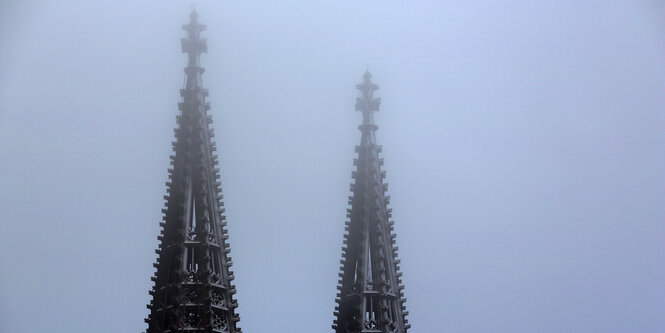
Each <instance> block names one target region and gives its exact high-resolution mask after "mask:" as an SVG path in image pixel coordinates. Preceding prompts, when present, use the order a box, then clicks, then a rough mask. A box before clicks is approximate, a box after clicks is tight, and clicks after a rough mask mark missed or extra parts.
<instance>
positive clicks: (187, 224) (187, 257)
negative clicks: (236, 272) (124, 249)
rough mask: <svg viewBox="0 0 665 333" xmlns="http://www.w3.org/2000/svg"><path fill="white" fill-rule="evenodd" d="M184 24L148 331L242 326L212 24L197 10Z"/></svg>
mask: <svg viewBox="0 0 665 333" xmlns="http://www.w3.org/2000/svg"><path fill="white" fill-rule="evenodd" d="M183 29H184V30H185V31H186V32H187V38H184V39H182V50H183V52H184V53H187V54H188V64H187V67H185V73H186V83H185V87H184V88H183V89H181V90H180V95H181V96H182V102H181V103H179V104H178V106H179V109H180V114H179V115H178V116H177V118H176V119H177V123H178V126H177V128H176V129H175V141H174V142H173V151H174V154H173V155H171V165H172V167H171V168H169V179H170V180H169V181H168V182H167V183H166V186H167V195H165V196H164V199H165V200H166V205H165V206H166V207H165V208H164V209H163V210H162V212H163V213H164V221H163V222H161V223H160V226H161V227H162V231H161V233H160V236H159V237H157V238H158V240H159V241H160V244H159V248H158V249H157V250H156V253H157V256H158V257H157V262H156V263H155V264H154V266H155V268H156V269H157V271H156V273H155V275H154V277H153V278H152V280H153V281H154V283H155V285H154V287H153V288H152V290H151V291H150V295H151V296H152V301H151V302H150V304H149V305H148V309H150V315H149V316H148V318H146V320H145V321H146V323H148V329H147V333H165V332H205V333H209V332H210V333H211V332H224V333H239V332H241V330H240V329H239V328H238V327H237V322H238V321H239V320H240V318H239V316H238V315H237V314H236V313H235V309H236V307H237V306H238V303H237V301H236V300H235V299H233V295H234V294H235V291H236V290H235V287H234V286H233V284H232V281H233V279H234V276H233V272H232V271H231V265H232V261H231V258H230V256H229V252H230V248H229V244H228V238H229V236H228V232H227V230H226V222H225V216H224V208H223V206H224V203H223V201H222V198H223V196H222V190H221V182H220V181H219V178H220V176H219V169H218V168H217V165H218V160H217V156H216V154H215V151H216V147H215V143H214V142H213V138H214V131H213V129H212V128H210V125H211V123H212V117H211V116H209V115H208V110H209V109H210V104H209V103H207V102H206V101H205V98H206V97H207V96H208V91H207V90H206V89H203V88H202V83H201V75H202V74H203V72H204V70H203V68H201V67H200V65H199V57H200V55H201V53H203V52H206V50H207V44H206V40H205V39H201V38H200V34H201V32H202V31H203V30H205V26H204V25H202V24H199V23H198V14H197V13H196V12H195V11H194V12H192V14H191V16H190V22H189V24H187V25H184V26H183Z"/></svg>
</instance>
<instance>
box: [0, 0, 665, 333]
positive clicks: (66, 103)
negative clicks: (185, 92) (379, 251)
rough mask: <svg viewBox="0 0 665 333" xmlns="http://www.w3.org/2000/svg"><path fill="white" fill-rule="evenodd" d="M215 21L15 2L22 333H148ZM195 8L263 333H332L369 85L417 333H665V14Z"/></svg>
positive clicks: (245, 290) (0, 58) (555, 9)
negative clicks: (368, 81) (194, 62)
mask: <svg viewBox="0 0 665 333" xmlns="http://www.w3.org/2000/svg"><path fill="white" fill-rule="evenodd" d="M191 9H192V4H191V3H190V2H188V1H175V0H162V1H125V0H122V1H83V0H69V1H66V2H65V1H31V0H28V1H3V2H0V45H1V52H0V156H1V160H0V161H1V162H0V227H2V229H3V232H2V233H0V266H1V267H2V268H1V269H0V331H2V332H6V333H25V332H141V331H143V330H145V329H146V327H147V325H146V324H145V323H144V322H143V318H145V317H146V316H147V315H148V310H147V309H146V306H145V305H146V304H147V303H148V302H149V299H150V298H149V295H148V290H149V289H150V288H151V286H152V282H151V281H150V276H152V274H153V272H154V268H153V267H152V263H153V262H154V260H155V258H156V254H155V252H154V250H155V248H157V244H158V242H157V238H156V237H157V235H158V230H159V225H158V222H159V221H160V220H161V208H162V207H163V198H162V197H163V195H164V194H165V190H166V187H165V185H164V182H165V181H167V168H168V166H169V154H170V153H171V141H172V140H173V139H174V136H173V128H174V127H175V126H176V122H175V115H176V114H177V112H178V108H177V103H178V102H179V100H180V96H179V89H180V88H181V86H182V84H183V79H184V72H183V67H184V66H185V65H186V56H185V55H184V54H182V53H181V49H180V38H182V37H183V36H184V32H183V31H182V30H181V25H182V24H185V23H186V22H187V20H188V17H189V12H190V11H191ZM196 9H197V11H198V12H199V15H200V21H201V22H202V23H203V24H206V25H207V27H208V29H207V30H206V31H205V33H204V36H205V38H207V39H208V46H209V49H208V53H207V54H204V55H202V56H201V64H202V66H203V67H204V68H205V69H206V72H205V73H204V75H203V81H204V85H205V87H206V88H208V89H209V91H210V97H209V98H208V100H209V101H210V103H211V106H212V109H211V114H212V116H213V119H214V123H213V125H214V128H215V134H216V137H215V139H216V142H217V146H218V151H219V154H220V169H221V177H222V187H223V193H224V198H225V204H226V211H227V216H228V221H229V225H228V228H229V234H230V244H231V249H232V252H231V256H232V258H233V262H234V271H235V276H236V280H235V281H234V282H235V284H236V286H237V290H238V293H237V295H236V298H237V299H238V303H239V305H240V306H239V308H238V309H237V312H238V313H239V314H240V316H241V321H240V323H239V324H240V327H242V328H243V331H244V332H246V333H252V332H331V331H332V330H331V328H330V325H331V324H332V320H333V314H332V312H333V308H334V298H335V293H336V289H335V287H336V283H337V278H338V277H337V272H338V269H339V259H340V254H341V251H340V248H341V245H342V234H343V231H344V221H345V216H346V204H347V196H348V195H349V183H350V181H351V171H352V169H353V164H352V161H353V158H354V145H356V144H358V142H359V140H360V132H359V131H358V128H357V125H358V124H360V122H361V115H360V113H359V112H356V111H354V104H355V97H356V94H357V92H356V90H355V84H357V83H359V82H360V81H361V79H362V74H363V73H364V71H365V70H366V69H369V70H370V71H371V72H372V74H373V79H374V81H375V82H376V83H377V84H378V85H380V87H381V89H380V90H379V91H378V92H377V94H378V96H380V97H381V98H382V104H381V111H380V112H378V113H377V114H376V115H375V121H376V123H377V124H378V126H379V130H378V131H377V140H378V142H379V143H380V144H382V145H383V154H382V155H383V157H384V158H385V170H386V171H387V181H388V182H389V183H390V187H389V190H388V192H389V194H390V195H391V197H392V200H391V208H393V217H394V219H395V222H396V228H395V229H396V233H397V245H398V246H399V248H400V259H401V261H402V264H401V271H402V272H403V273H404V276H403V281H404V284H405V286H406V289H405V295H406V297H407V299H408V301H407V303H406V306H407V309H408V310H409V312H410V315H409V317H408V318H409V322H410V323H411V324H412V327H413V328H412V329H411V330H410V332H411V331H412V332H415V333H418V332H455V333H457V332H462V333H464V332H544V333H547V332H598V333H601V332H602V333H606V332H626V333H629V332H631V333H632V332H664V331H665V255H664V254H665V209H664V207H665V173H664V170H665V154H664V151H665V140H664V139H665V113H664V110H665V98H664V96H665V95H664V92H665V62H664V61H663V55H664V54H665V3H663V2H662V1H658V0H643V1H634V0H632V1H628V0H627V1H619V0H616V1H585V0H583V1H580V0H577V1H572V0H560V1H489V0H484V1H459V0H451V1H347V0H342V1H251V2H250V1H207V0H206V1H197V2H196Z"/></svg>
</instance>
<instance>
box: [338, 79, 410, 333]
mask: <svg viewBox="0 0 665 333" xmlns="http://www.w3.org/2000/svg"><path fill="white" fill-rule="evenodd" d="M356 87H357V88H358V90H359V91H360V97H358V98H357V99H356V110H359V111H361V112H362V113H363V123H362V124H361V125H360V127H359V128H360V131H361V139H360V145H358V146H356V152H357V153H358V158H357V159H354V161H353V163H354V165H355V166H356V170H355V171H354V172H353V173H352V178H354V179H355V181H354V182H353V183H352V184H351V191H352V196H350V197H349V205H350V206H351V207H350V208H349V209H347V217H348V218H349V220H348V221H347V222H346V227H345V229H346V233H345V235H344V245H343V246H342V260H341V261H340V262H341V264H342V266H341V267H340V273H339V276H340V280H339V281H338V285H337V289H338V290H339V292H338V293H337V298H336V299H335V301H336V302H337V307H335V312H334V315H335V320H334V321H333V325H332V327H333V329H334V330H335V332H337V333H365V332H367V333H369V332H376V333H405V332H406V331H407V329H409V327H410V325H409V324H408V323H407V320H406V315H407V314H408V312H407V311H406V308H405V306H404V302H406V298H404V294H403V292H402V289H403V288H404V287H403V286H402V284H401V279H400V276H401V273H400V272H399V259H397V246H396V245H395V243H396V241H395V234H394V233H393V222H392V221H391V215H392V214H391V211H392V210H391V209H390V208H388V203H389V202H390V196H388V195H386V192H387V190H388V184H387V183H384V181H383V180H384V178H385V172H384V171H382V166H383V159H381V158H379V153H380V152H381V146H379V145H377V144H376V138H375V135H374V132H375V131H376V129H377V126H376V125H374V120H373V119H372V115H373V113H374V112H375V111H378V110H379V104H380V103H381V100H380V99H379V98H375V97H374V92H375V91H376V90H377V89H378V88H379V86H377V85H375V84H374V83H372V74H370V72H369V71H367V72H365V75H364V76H363V82H362V83H361V84H359V85H357V86H356Z"/></svg>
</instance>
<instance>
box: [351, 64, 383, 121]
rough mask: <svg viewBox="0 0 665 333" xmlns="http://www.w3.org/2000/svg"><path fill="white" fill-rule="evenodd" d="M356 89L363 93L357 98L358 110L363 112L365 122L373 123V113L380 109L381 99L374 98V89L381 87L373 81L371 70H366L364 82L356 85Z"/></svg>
mask: <svg viewBox="0 0 665 333" xmlns="http://www.w3.org/2000/svg"><path fill="white" fill-rule="evenodd" d="M356 89H358V90H360V93H361V96H360V97H358V98H356V111H361V112H362V113H363V124H370V123H372V113H373V112H374V111H379V105H380V104H381V99H380V98H374V91H376V90H377V89H379V86H377V85H376V84H374V83H372V73H370V72H369V70H368V71H365V74H364V75H363V83H361V84H358V85H356Z"/></svg>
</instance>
